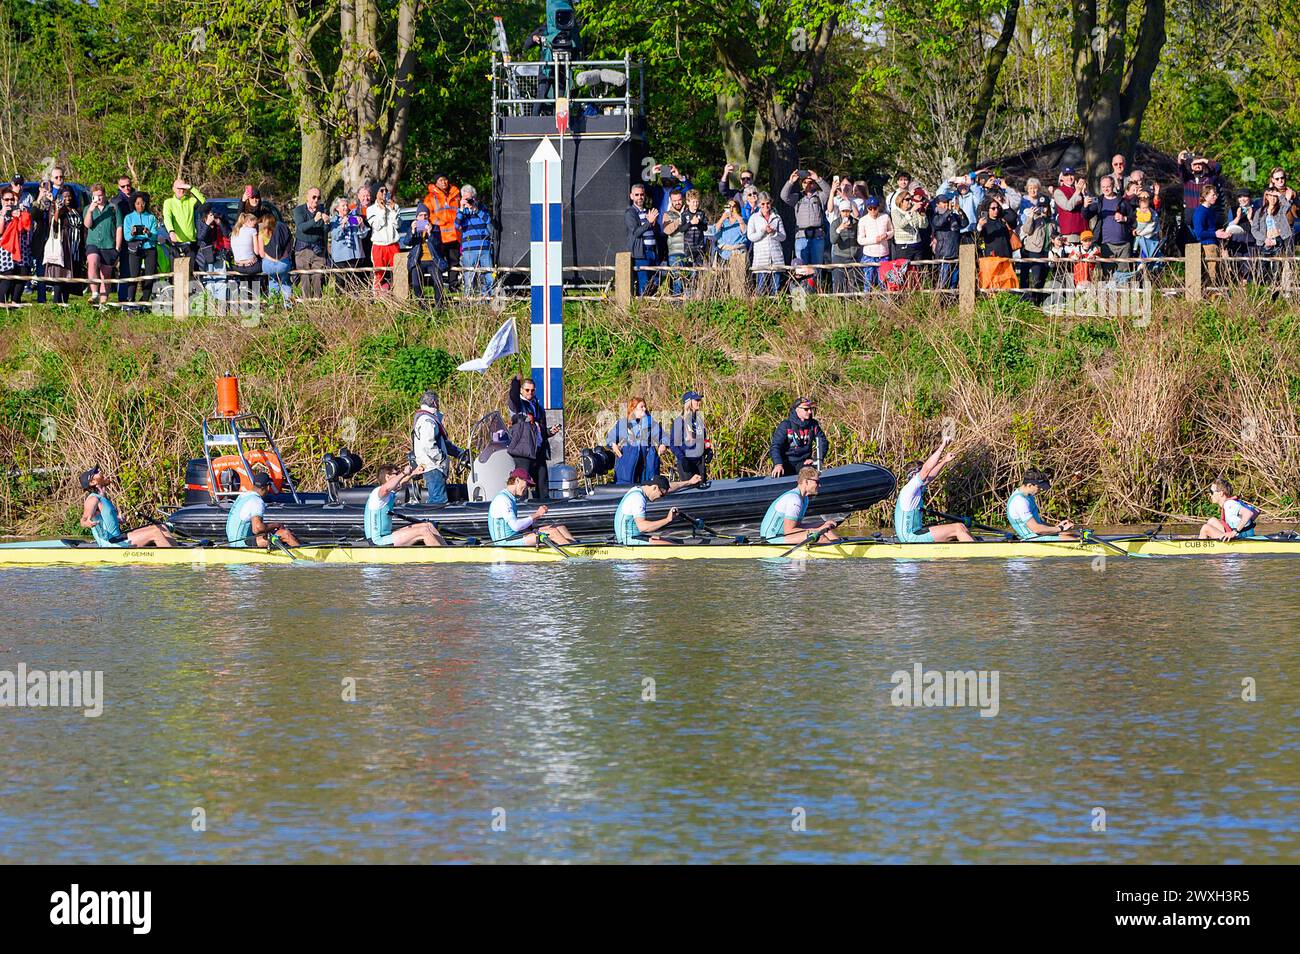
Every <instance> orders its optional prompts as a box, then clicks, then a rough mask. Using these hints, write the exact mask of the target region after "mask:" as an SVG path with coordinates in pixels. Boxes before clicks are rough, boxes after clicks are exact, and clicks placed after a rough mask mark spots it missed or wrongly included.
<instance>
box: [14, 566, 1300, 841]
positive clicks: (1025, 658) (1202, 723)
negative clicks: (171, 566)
mask: <svg viewBox="0 0 1300 954" xmlns="http://www.w3.org/2000/svg"><path fill="white" fill-rule="evenodd" d="M1296 571H1297V564H1296V563H1294V562H1291V561H1288V560H1285V559H1282V560H1261V559H1254V560H1244V559H1243V560H1183V561H1177V560H1149V561H1148V560H1144V561H1137V560H1130V561H1123V560H1118V561H1116V560H1112V561H1108V562H1107V564H1106V566H1105V568H1104V569H1103V570H1102V571H1101V572H1098V571H1096V570H1094V569H1093V568H1092V567H1091V566H1090V564H1089V562H1085V561H1078V562H1074V561H1071V562H1064V561H1062V562H1055V563H1053V562H1049V561H1041V562H1035V561H1028V560H1020V561H1009V562H1006V563H992V562H980V563H962V564H958V563H933V564H926V563H908V564H901V563H887V562H883V561H882V562H880V563H868V562H863V563H855V564H854V563H829V562H828V563H815V564H807V565H804V564H798V563H795V564H781V563H773V562H760V563H754V564H749V565H746V564H740V563H725V562H724V563H717V564H707V565H706V564H702V563H698V562H693V563H670V562H647V563H639V564H626V565H617V564H615V565H610V564H588V563H582V562H575V563H571V564H563V565H559V564H557V565H545V566H509V565H502V566H483V567H403V568H380V567H361V568H348V567H337V568H336V567H294V566H284V567H274V566H271V567H265V566H258V567H208V568H206V569H201V570H195V569H176V570H168V569H160V568H139V569H131V568H115V569H100V570H71V569H68V570H47V571H21V570H6V571H5V572H4V580H3V583H4V588H5V605H6V610H7V612H6V614H5V617H4V619H3V621H2V622H0V669H7V670H13V669H14V668H15V667H16V666H17V663H18V662H20V661H21V662H23V663H25V664H26V665H27V666H28V667H29V668H42V669H47V670H56V669H71V668H76V669H85V670H96V669H101V670H103V671H104V674H105V675H104V684H105V695H106V700H105V710H104V714H103V716H102V717H100V718H98V719H87V718H85V717H83V716H82V715H81V713H80V711H71V710H59V709H31V708H4V709H0V744H2V745H3V746H4V751H6V752H7V753H9V757H8V758H7V759H6V760H5V761H4V762H3V765H2V766H0V860H4V861H18V860H33V859H39V860H53V861H100V862H109V861H168V860H175V861H330V860H333V861H450V860H486V861H517V860H550V861H566V860H587V859H594V860H607V861H616V860H665V861H666V860H675V861H688V860H689V861H703V860H727V861H789V860H800V861H819V860H826V861H1048V860H1062V861H1093V862H1101V861H1171V862H1223V861H1290V862H1295V861H1300V850H1298V849H1297V836H1296V833H1295V832H1296V819H1297V817H1298V816H1300V754H1298V753H1297V733H1296V727H1297V722H1298V721H1300V720H1298V717H1300V692H1298V691H1297V689H1296V688H1295V685H1294V680H1295V665H1296V664H1295V660H1296V658H1297V654H1298V652H1300V635H1298V634H1300V596H1297V594H1296V586H1295V578H1296ZM916 663H920V664H921V665H922V666H923V667H924V668H926V669H937V670H972V669H973V670H997V671H998V672H999V674H1000V700H999V707H1000V708H999V714H998V715H997V716H996V717H995V718H980V716H979V713H978V711H977V710H976V709H974V708H964V709H959V708H918V709H909V708H895V707H893V706H892V705H891V704H890V692H891V690H892V689H893V684H892V683H891V682H890V674H891V673H893V672H894V671H895V670H899V669H905V670H910V669H911V667H912V666H913V665H914V664H916ZM1246 678H1250V679H1253V680H1255V683H1256V685H1257V692H1258V699H1257V701H1255V702H1244V701H1242V699H1241V693H1242V680H1243V679H1246ZM349 681H352V683H351V684H353V685H355V698H356V701H355V702H349V701H345V698H344V696H345V694H346V693H347V688H348V685H349ZM650 694H652V695H653V701H644V700H645V699H647V698H648V696H649V695H650ZM196 807H200V808H203V809H204V811H205V812H206V816H207V831H206V832H194V831H192V830H191V817H192V814H191V813H192V810H193V809H194V808H196ZM1096 807H1101V808H1104V809H1105V810H1106V816H1107V830H1106V831H1105V832H1096V831H1093V830H1092V827H1091V826H1092V821H1093V809H1094V808H1096ZM796 809H802V811H803V813H804V814H805V815H806V819H807V823H806V827H807V830H806V831H802V832H800V831H794V830H792V825H791V821H792V817H793V816H792V812H795V811H796ZM494 810H500V811H498V812H497V817H499V818H501V819H503V820H504V823H505V830H504V831H493V829H492V821H493V817H494V816H493V812H494Z"/></svg>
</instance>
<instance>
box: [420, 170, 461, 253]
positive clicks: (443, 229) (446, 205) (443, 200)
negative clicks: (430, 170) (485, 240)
mask: <svg viewBox="0 0 1300 954" xmlns="http://www.w3.org/2000/svg"><path fill="white" fill-rule="evenodd" d="M424 206H425V208H427V209H428V210H429V221H430V222H431V223H433V225H434V226H436V227H437V229H438V232H439V234H440V235H441V236H442V241H443V242H444V243H451V242H459V241H460V230H459V229H457V228H456V213H457V212H459V211H460V189H458V188H457V187H456V186H451V187H449V188H448V189H447V191H446V192H443V191H442V190H441V189H439V188H438V187H437V186H436V185H434V184H433V183H432V182H431V183H429V192H428V194H427V195H425V197H424Z"/></svg>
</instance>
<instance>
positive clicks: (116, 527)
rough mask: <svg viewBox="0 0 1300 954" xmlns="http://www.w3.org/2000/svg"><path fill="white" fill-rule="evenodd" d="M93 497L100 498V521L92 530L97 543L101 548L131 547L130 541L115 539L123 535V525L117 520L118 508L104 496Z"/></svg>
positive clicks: (91, 532)
mask: <svg viewBox="0 0 1300 954" xmlns="http://www.w3.org/2000/svg"><path fill="white" fill-rule="evenodd" d="M91 496H93V497H97V498H99V519H98V520H97V521H96V522H95V525H94V526H93V527H91V528H90V534H91V536H93V537H94V538H95V543H97V544H98V545H99V546H101V547H129V546H130V545H131V543H130V541H128V540H115V539H114V538H115V537H120V536H121V535H122V524H121V522H120V521H119V520H118V518H117V507H115V506H114V505H113V501H111V500H109V499H108V498H107V497H105V496H104V495H103V494H92V495H91Z"/></svg>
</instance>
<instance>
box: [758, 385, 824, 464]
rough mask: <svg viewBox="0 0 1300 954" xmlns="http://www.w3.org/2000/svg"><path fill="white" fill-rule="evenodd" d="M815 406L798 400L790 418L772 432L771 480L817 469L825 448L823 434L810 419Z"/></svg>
mask: <svg viewBox="0 0 1300 954" xmlns="http://www.w3.org/2000/svg"><path fill="white" fill-rule="evenodd" d="M816 411H817V402H815V401H814V400H813V399H812V398H807V397H801V398H799V400H797V401H795V402H794V407H792V408H791V409H790V416H789V417H787V418H786V419H785V420H784V421H782V422H781V423H780V424H778V425H777V426H776V430H775V431H773V432H772V445H771V447H770V448H769V449H768V453H769V455H770V456H771V458H772V476H773V477H780V476H781V475H782V474H797V473H799V469H800V468H801V467H804V466H806V465H808V464H812V465H814V466H815V467H817V469H818V470H820V469H821V463H822V461H824V460H825V459H826V452H827V450H828V448H829V444H828V443H827V441H826V433H825V432H824V431H823V430H822V426H821V424H819V423H817V418H815V417H814V416H813V415H814V413H816Z"/></svg>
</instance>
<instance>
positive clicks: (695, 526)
mask: <svg viewBox="0 0 1300 954" xmlns="http://www.w3.org/2000/svg"><path fill="white" fill-rule="evenodd" d="M677 516H679V517H685V518H686V519H687V520H689V521H690V522H691V529H692V530H694V531H695V532H696V533H697V534H699V533H701V532H703V533H707V534H708V535H709V536H711V537H717V538H718V539H719V540H722V539H730V538H729V537H725V536H724V535H723V534H721V533H718V531H716V530H714V529H713V528H712V527H710V526H709V525H708V524H707V523H705V522H704V521H703V520H702V519H701V518H699V517H697V516H695V515H694V514H691V513H688V512H687V511H685V510H682V509H680V508H679V509H678V511H677Z"/></svg>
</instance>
